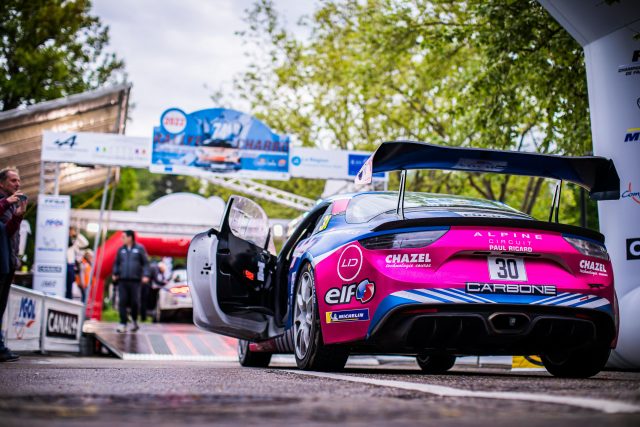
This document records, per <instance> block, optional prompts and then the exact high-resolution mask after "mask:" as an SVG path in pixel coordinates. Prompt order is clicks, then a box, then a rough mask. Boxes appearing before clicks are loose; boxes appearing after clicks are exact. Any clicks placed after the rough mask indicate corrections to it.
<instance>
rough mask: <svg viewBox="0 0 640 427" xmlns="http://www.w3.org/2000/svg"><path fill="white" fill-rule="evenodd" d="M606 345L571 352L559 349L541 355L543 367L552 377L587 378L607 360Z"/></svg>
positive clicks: (598, 370)
mask: <svg viewBox="0 0 640 427" xmlns="http://www.w3.org/2000/svg"><path fill="white" fill-rule="evenodd" d="M610 353H611V349H610V348H609V346H608V345H602V344H599V345H593V346H591V347H588V348H583V349H580V350H576V351H573V352H568V351H564V352H563V351H559V352H557V353H547V354H543V355H542V356H541V359H542V363H543V364H544V367H545V368H546V369H547V371H549V373H550V374H551V375H553V376H554V377H560V378H589V377H592V376H594V375H596V374H597V373H598V372H600V371H601V370H602V369H603V368H604V366H605V365H606V364H607V360H609V354H610Z"/></svg>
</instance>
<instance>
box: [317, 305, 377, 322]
mask: <svg viewBox="0 0 640 427" xmlns="http://www.w3.org/2000/svg"><path fill="white" fill-rule="evenodd" d="M326 314H327V318H326V320H327V323H339V322H360V321H364V320H369V309H368V308H362V309H356V310H341V311H327V313H326Z"/></svg>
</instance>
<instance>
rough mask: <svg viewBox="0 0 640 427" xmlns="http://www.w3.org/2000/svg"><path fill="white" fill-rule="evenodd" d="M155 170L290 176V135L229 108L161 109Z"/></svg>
mask: <svg viewBox="0 0 640 427" xmlns="http://www.w3.org/2000/svg"><path fill="white" fill-rule="evenodd" d="M150 169H151V171H152V172H158V173H169V174H181V175H194V176H205V175H222V176H235V177H240V178H256V179H280V180H285V179H288V178H289V137H288V136H284V135H278V134H276V133H273V132H272V131H271V129H269V127H267V126H266V125H265V124H264V123H262V122H261V121H260V120H258V119H256V118H255V117H253V116H251V115H249V114H246V113H242V112H240V111H235V110H230V109H226V108H211V109H206V110H199V111H196V112H193V113H190V114H187V113H185V112H184V111H182V110H180V109H178V108H170V109H168V110H166V111H165V112H164V113H162V116H161V117H160V126H157V127H154V129H153V148H152V153H151V168H150Z"/></svg>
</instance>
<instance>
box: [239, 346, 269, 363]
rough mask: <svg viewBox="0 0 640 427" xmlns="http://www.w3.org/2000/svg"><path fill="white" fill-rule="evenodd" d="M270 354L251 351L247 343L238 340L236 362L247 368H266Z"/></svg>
mask: <svg viewBox="0 0 640 427" xmlns="http://www.w3.org/2000/svg"><path fill="white" fill-rule="evenodd" d="M271 356H272V354H271V353H262V352H256V351H251V350H250V349H249V341H245V340H238V361H239V362H240V365H242V366H244V367H247V368H266V367H267V366H269V363H270V362H271Z"/></svg>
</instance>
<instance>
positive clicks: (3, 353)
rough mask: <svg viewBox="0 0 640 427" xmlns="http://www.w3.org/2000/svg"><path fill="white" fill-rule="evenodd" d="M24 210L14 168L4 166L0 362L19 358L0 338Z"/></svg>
mask: <svg viewBox="0 0 640 427" xmlns="http://www.w3.org/2000/svg"><path fill="white" fill-rule="evenodd" d="M26 209H27V197H26V196H25V195H24V194H22V192H20V175H19V172H18V169H16V168H12V167H7V168H4V169H2V170H0V223H2V225H3V229H4V230H3V231H4V233H3V234H4V239H5V240H4V242H3V243H4V245H3V246H6V249H8V253H7V254H5V256H7V255H8V259H5V263H4V266H5V267H7V268H4V269H3V270H5V271H2V274H0V362H11V361H14V360H18V359H19V358H20V356H18V355H17V354H15V353H13V352H12V351H11V350H9V349H8V348H7V347H6V346H5V343H4V337H3V335H2V324H1V323H2V316H3V315H4V311H5V309H6V308H7V302H8V301H9V290H10V289H11V282H13V274H14V273H15V271H16V268H17V267H18V266H19V264H20V259H19V258H18V247H19V244H20V223H21V222H22V217H23V216H24V213H25V211H26Z"/></svg>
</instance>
